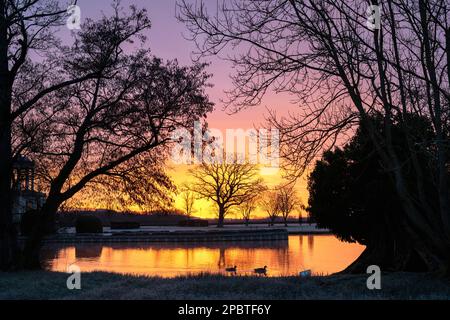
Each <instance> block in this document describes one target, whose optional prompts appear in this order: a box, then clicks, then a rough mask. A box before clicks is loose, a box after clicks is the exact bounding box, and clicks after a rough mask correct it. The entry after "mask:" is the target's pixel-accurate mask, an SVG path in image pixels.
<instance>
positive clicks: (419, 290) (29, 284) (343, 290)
mask: <svg viewBox="0 0 450 320" xmlns="http://www.w3.org/2000/svg"><path fill="white" fill-rule="evenodd" d="M69 276H70V274H66V273H56V272H46V271H36V272H19V273H0V299H1V300H6V299H7V300H18V299H27V300H35V299H39V300H42V299H43V300H66V299H77V300H78V299H80V300H94V299H99V300H109V299H115V300H143V299H146V300H168V299H173V300H193V299H199V300H219V299H228V300H230V299H231V300H240V299H245V300H286V299H291V300H310V299H327V300H329V299H332V300H333V299H338V300H355V299H356V300H359V299H369V300H371V299H376V300H384V299H390V300H392V299H394V300H398V299H408V300H419V299H420V300H423V299H439V300H448V299H450V283H449V282H447V281H442V279H440V278H437V277H435V276H433V275H430V274H418V273H383V274H382V280H381V284H382V288H381V290H369V289H368V288H367V285H366V281H367V275H331V276H314V277H308V278H300V277H273V278H271V277H255V276H220V275H208V274H204V275H197V276H187V277H177V278H171V279H167V278H160V277H137V276H132V275H120V274H112V273H100V272H94V273H82V274H81V289H80V290H69V289H67V286H66V283H67V278H68V277H69Z"/></svg>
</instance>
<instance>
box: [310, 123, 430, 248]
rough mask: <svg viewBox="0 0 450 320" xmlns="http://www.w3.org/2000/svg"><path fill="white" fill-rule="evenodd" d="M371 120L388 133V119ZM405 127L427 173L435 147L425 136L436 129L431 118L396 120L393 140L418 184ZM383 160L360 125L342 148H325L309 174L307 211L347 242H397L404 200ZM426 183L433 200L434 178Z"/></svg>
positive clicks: (408, 173) (402, 159)
mask: <svg viewBox="0 0 450 320" xmlns="http://www.w3.org/2000/svg"><path fill="white" fill-rule="evenodd" d="M372 121H373V123H374V124H375V125H376V127H377V128H379V132H380V133H381V134H385V133H384V123H383V122H382V121H381V120H379V119H376V118H373V119H372ZM405 128H406V129H407V130H410V131H411V133H413V138H412V139H411V140H410V141H411V142H412V144H413V145H414V146H415V147H416V148H417V150H416V152H417V153H416V155H417V158H418V161H419V165H420V166H421V167H422V171H423V172H425V173H429V172H430V170H431V169H430V166H429V159H430V157H429V153H430V152H432V151H431V147H430V146H428V145H427V144H426V143H425V141H430V140H431V139H430V135H431V134H432V133H431V128H430V125H429V123H428V122H427V121H426V120H424V119H423V118H420V117H414V118H413V117H411V119H408V120H407V125H405V126H403V127H402V126H401V125H400V124H398V123H396V124H394V126H393V127H392V137H393V145H394V147H395V148H396V149H397V151H398V154H399V155H400V157H401V159H400V160H401V163H402V165H403V166H404V170H405V172H406V173H407V179H408V180H407V183H409V184H411V186H412V189H414V187H415V181H416V179H415V176H414V175H415V171H414V169H413V167H412V166H413V165H412V161H411V160H410V159H409V158H408V157H407V156H406V155H408V152H407V151H406V148H407V143H408V142H407V140H406V138H405V134H404V130H405ZM381 147H382V148H383V147H384V146H381ZM381 163H382V161H381V159H380V157H379V156H378V153H377V150H376V147H375V146H374V145H373V143H372V141H371V139H370V138H369V136H368V135H367V134H366V132H365V130H364V128H363V127H361V126H360V127H359V129H358V130H357V132H356V134H355V136H354V138H353V139H352V140H351V141H350V142H349V143H348V144H347V145H345V146H344V148H343V149H339V148H336V149H335V150H333V151H328V152H326V153H325V154H324V155H323V157H322V159H321V160H320V161H317V163H316V165H315V168H314V170H313V171H312V173H311V175H310V177H309V182H308V190H309V193H310V197H309V203H308V204H309V206H308V211H309V213H310V215H311V219H313V220H314V221H316V222H317V223H318V225H319V226H320V227H324V228H329V229H331V230H332V232H333V233H335V234H336V235H337V236H338V237H339V238H340V239H341V240H344V241H349V242H359V243H361V244H364V245H368V246H369V245H371V244H372V245H373V244H376V243H379V242H380V241H384V242H385V243H389V242H392V241H396V243H398V242H399V239H402V235H400V234H396V233H395V232H394V233H393V232H391V231H392V230H401V229H402V228H401V227H400V225H401V224H402V219H403V209H402V203H401V201H400V198H399V197H398V196H397V193H396V189H395V185H394V182H393V181H394V179H393V177H392V175H391V172H390V170H389V168H385V167H383V166H382V164H381ZM428 176H429V175H428ZM423 183H424V185H425V186H426V190H427V191H428V194H427V197H429V199H433V198H434V197H435V195H434V194H433V191H432V190H433V188H434V186H433V184H432V181H430V179H429V178H428V177H424V179H423ZM430 202H431V203H436V204H437V200H436V201H430ZM405 240H406V239H402V242H404V241H405Z"/></svg>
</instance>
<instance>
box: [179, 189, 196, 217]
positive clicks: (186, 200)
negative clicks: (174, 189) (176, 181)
mask: <svg viewBox="0 0 450 320" xmlns="http://www.w3.org/2000/svg"><path fill="white" fill-rule="evenodd" d="M181 199H182V200H183V209H184V213H185V215H186V217H187V218H188V219H190V218H191V217H192V214H193V213H194V210H195V209H194V204H195V193H194V192H193V191H191V190H190V189H189V187H186V189H185V190H184V191H183V192H182V193H181Z"/></svg>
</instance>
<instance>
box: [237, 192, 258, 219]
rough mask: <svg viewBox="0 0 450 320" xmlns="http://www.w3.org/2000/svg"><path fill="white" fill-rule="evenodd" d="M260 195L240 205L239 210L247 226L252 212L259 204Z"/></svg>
mask: <svg viewBox="0 0 450 320" xmlns="http://www.w3.org/2000/svg"><path fill="white" fill-rule="evenodd" d="M258 197H259V196H255V197H252V198H250V199H248V200H247V201H245V202H244V203H243V204H241V205H240V206H239V212H240V213H241V215H242V218H243V219H244V223H245V225H246V226H248V224H249V222H250V218H251V216H252V213H253V212H254V211H255V209H256V207H257V205H258Z"/></svg>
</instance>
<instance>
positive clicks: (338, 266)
mask: <svg viewBox="0 0 450 320" xmlns="http://www.w3.org/2000/svg"><path fill="white" fill-rule="evenodd" d="M363 249H364V247H363V246H361V245H358V244H350V243H344V242H341V241H339V240H338V239H337V238H336V237H334V236H331V235H309V236H304V235H290V236H289V240H287V241H256V242H222V243H209V244H208V243H206V244H205V243H187V244H179V243H177V244H175V243H150V244H107V245H98V244H79V245H61V246H59V245H58V246H54V245H53V246H49V247H46V248H44V250H43V260H44V261H45V265H46V267H47V269H49V270H52V271H61V272H66V271H67V268H68V266H70V265H71V264H76V265H77V266H79V267H80V268H81V271H82V272H91V271H106V272H114V273H121V274H135V275H146V276H162V277H175V276H179V275H188V274H196V273H201V272H210V273H226V272H225V268H226V267H229V266H235V265H236V266H237V269H238V274H252V272H253V269H254V268H258V267H263V266H265V265H266V266H267V267H268V276H285V275H297V274H298V272H299V271H301V270H304V269H311V270H312V271H313V273H315V274H330V273H334V272H337V271H340V270H342V269H344V268H345V267H346V266H348V265H349V264H350V263H352V262H353V261H354V260H355V259H356V258H357V257H358V256H359V255H360V254H361V252H362V251H363Z"/></svg>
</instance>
